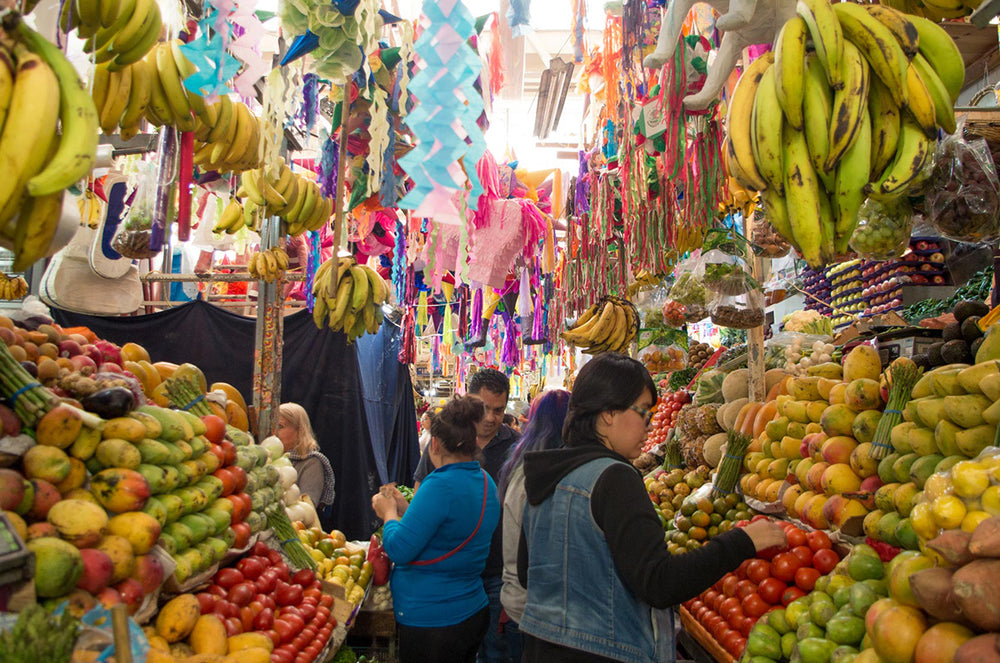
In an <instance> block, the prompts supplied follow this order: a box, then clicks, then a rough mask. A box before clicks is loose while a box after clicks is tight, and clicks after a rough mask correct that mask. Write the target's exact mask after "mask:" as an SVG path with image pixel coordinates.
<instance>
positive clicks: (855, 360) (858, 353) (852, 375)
mask: <svg viewBox="0 0 1000 663" xmlns="http://www.w3.org/2000/svg"><path fill="white" fill-rule="evenodd" d="M842 363H843V366H844V382H851V381H852V380H857V379H858V378H867V379H869V380H878V377H879V375H880V374H881V373H882V360H881V359H880V358H879V356H878V351H877V350H876V349H875V348H873V347H872V346H870V345H859V346H857V347H855V348H854V349H853V350H851V351H850V352H849V353H848V354H847V356H846V357H844V360H843V362H842Z"/></svg>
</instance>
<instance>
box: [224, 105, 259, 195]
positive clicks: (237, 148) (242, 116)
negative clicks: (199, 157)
mask: <svg viewBox="0 0 1000 663" xmlns="http://www.w3.org/2000/svg"><path fill="white" fill-rule="evenodd" d="M235 119H236V136H235V137H234V138H233V139H232V141H231V143H230V144H229V145H222V146H221V150H220V151H221V152H222V154H224V155H225V156H224V158H223V157H221V156H220V157H218V158H215V153H214V152H213V153H212V156H213V159H212V160H213V161H225V162H227V163H232V162H233V161H235V158H236V157H238V156H242V155H243V153H244V152H246V151H247V146H248V144H249V143H250V137H251V136H252V135H253V125H252V124H251V122H252V120H251V118H250V109H249V108H247V107H246V104H244V103H242V102H237V104H236V118H235ZM227 148H228V149H227ZM259 204H262V203H258V205H259Z"/></svg>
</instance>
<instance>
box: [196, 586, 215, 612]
mask: <svg viewBox="0 0 1000 663" xmlns="http://www.w3.org/2000/svg"><path fill="white" fill-rule="evenodd" d="M197 598H198V606H199V607H200V608H201V614H203V615H207V614H208V613H210V612H212V610H213V609H214V608H215V600H216V596H215V595H214V594H211V593H209V592H201V593H200V594H198V596H197Z"/></svg>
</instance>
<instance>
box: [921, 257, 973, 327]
mask: <svg viewBox="0 0 1000 663" xmlns="http://www.w3.org/2000/svg"><path fill="white" fill-rule="evenodd" d="M992 284H993V267H992V266H990V267H984V268H983V269H982V270H980V271H978V272H976V274H975V275H974V276H973V277H972V278H971V279H969V280H968V281H967V282H966V283H965V285H963V286H961V287H959V288H958V289H957V290H955V294H953V295H952V296H951V297H948V298H947V299H925V300H923V301H920V302H916V303H914V304H910V305H909V306H907V307H906V308H904V309H903V317H904V318H906V321H907V322H909V323H910V324H914V325H915V324H917V323H918V322H920V321H921V320H923V319H925V318H934V317H937V316H939V315H943V314H945V313H948V312H949V311H951V310H952V309H953V308H955V305H956V304H958V303H959V302H961V301H964V300H967V299H970V300H978V301H983V300H985V299H986V298H987V297H989V294H990V286H991V285H992Z"/></svg>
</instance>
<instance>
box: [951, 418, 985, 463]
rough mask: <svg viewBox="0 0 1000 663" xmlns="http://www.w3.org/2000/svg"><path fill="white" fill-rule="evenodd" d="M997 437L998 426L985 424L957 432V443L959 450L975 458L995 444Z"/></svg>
mask: <svg viewBox="0 0 1000 663" xmlns="http://www.w3.org/2000/svg"><path fill="white" fill-rule="evenodd" d="M995 437H996V426H990V425H989V424H983V425H982V426H976V427H974V428H969V429H968V430H960V431H958V432H957V433H955V444H957V445H958V448H959V451H961V452H962V453H963V454H965V455H966V456H968V457H969V458H975V457H976V456H978V455H979V454H980V453H982V451H983V449H985V448H986V447H988V446H990V445H991V444H993V440H994V438H995ZM948 455H952V454H948Z"/></svg>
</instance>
